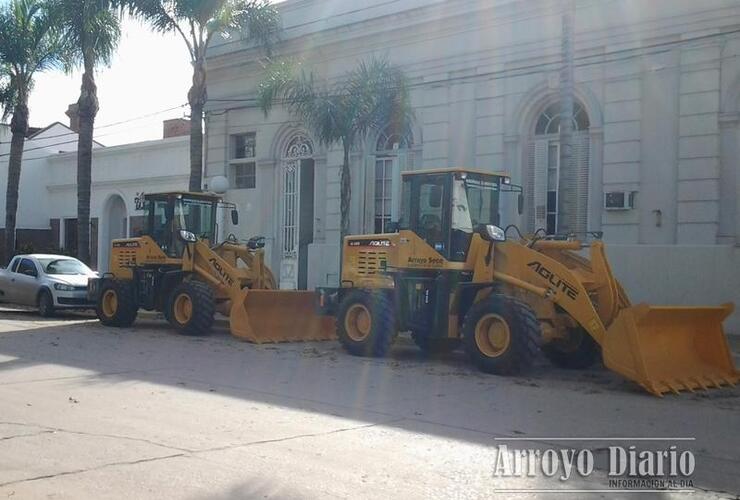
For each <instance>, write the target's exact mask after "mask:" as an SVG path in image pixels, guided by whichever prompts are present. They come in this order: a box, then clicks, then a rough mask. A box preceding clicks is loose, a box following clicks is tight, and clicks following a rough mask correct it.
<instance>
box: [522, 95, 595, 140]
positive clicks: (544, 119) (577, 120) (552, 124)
mask: <svg viewBox="0 0 740 500" xmlns="http://www.w3.org/2000/svg"><path fill="white" fill-rule="evenodd" d="M588 126H589V122H588V115H587V114H586V111H585V110H584V109H583V106H581V105H580V104H579V103H577V102H575V103H573V130H574V131H578V130H586V129H587V128H588ZM559 132H560V103H559V102H556V103H555V104H551V105H550V106H548V107H547V108H546V109H545V110H544V111H543V112H542V113H540V117H539V118H538V119H537V125H536V126H535V129H534V133H535V135H549V134H557V133H559Z"/></svg>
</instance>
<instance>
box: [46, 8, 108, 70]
mask: <svg viewBox="0 0 740 500" xmlns="http://www.w3.org/2000/svg"><path fill="white" fill-rule="evenodd" d="M49 1H50V2H52V5H53V7H52V10H51V15H52V16H53V19H54V21H55V23H56V24H57V26H58V27H59V34H60V36H61V37H62V39H63V40H64V44H63V50H64V63H65V69H66V70H67V71H71V70H72V69H74V68H76V67H78V66H80V65H82V64H90V65H93V66H94V65H98V64H106V65H107V64H110V62H111V58H112V57H113V54H114V53H115V50H116V47H117V46H118V41H119V39H120V37H121V26H120V14H119V13H118V12H117V11H116V10H115V5H114V4H113V3H111V2H110V1H108V0H49Z"/></svg>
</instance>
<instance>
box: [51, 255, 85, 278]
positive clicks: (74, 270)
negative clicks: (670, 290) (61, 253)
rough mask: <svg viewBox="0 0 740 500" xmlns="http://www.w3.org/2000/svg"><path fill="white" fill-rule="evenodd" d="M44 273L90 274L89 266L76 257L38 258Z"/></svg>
mask: <svg viewBox="0 0 740 500" xmlns="http://www.w3.org/2000/svg"><path fill="white" fill-rule="evenodd" d="M39 263H40V264H41V267H42V268H43V269H44V272H45V273H46V274H90V268H89V267H87V266H86V265H85V264H83V263H82V262H80V261H79V260H77V259H57V258H47V259H39Z"/></svg>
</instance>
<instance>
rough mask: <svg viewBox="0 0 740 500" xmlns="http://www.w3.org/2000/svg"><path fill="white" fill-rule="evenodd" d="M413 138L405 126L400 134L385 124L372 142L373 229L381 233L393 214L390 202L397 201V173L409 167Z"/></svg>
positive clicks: (411, 158) (398, 182) (411, 161)
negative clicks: (373, 148)
mask: <svg viewBox="0 0 740 500" xmlns="http://www.w3.org/2000/svg"><path fill="white" fill-rule="evenodd" d="M413 146H414V137H413V135H412V133H411V129H410V128H409V127H407V128H406V129H405V130H404V131H403V133H400V132H399V131H398V130H396V129H395V127H388V128H386V129H385V130H383V131H382V132H381V133H380V134H378V140H377V141H376V143H375V183H374V200H375V203H374V213H373V220H374V231H375V233H384V232H385V231H386V226H387V224H388V223H389V222H391V220H392V217H393V206H394V203H398V202H399V201H400V200H398V196H399V194H398V193H397V192H396V191H398V188H399V187H400V182H401V172H402V171H404V170H406V169H409V168H413V164H414V152H413V150H412V148H413Z"/></svg>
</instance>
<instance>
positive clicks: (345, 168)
mask: <svg viewBox="0 0 740 500" xmlns="http://www.w3.org/2000/svg"><path fill="white" fill-rule="evenodd" d="M342 145H343V147H344V162H343V163H342V176H341V194H340V196H341V200H340V212H341V214H342V215H341V217H342V227H341V236H342V238H344V237H345V236H347V235H348V234H349V204H350V201H351V200H352V183H351V179H350V172H349V148H350V146H349V144H346V143H344V142H343V143H342Z"/></svg>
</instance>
